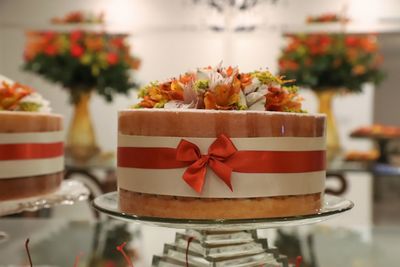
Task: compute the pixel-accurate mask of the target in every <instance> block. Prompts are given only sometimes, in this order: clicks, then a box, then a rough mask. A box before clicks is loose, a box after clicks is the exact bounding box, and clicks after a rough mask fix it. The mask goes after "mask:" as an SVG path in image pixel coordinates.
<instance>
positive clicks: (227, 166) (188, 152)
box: [118, 135, 325, 193]
mask: <svg viewBox="0 0 400 267" xmlns="http://www.w3.org/2000/svg"><path fill="white" fill-rule="evenodd" d="M207 166H208V167H210V168H211V169H212V170H213V171H214V172H215V174H217V176H218V177H219V178H220V179H221V180H222V181H223V182H224V183H225V184H226V185H227V186H228V187H229V188H230V189H231V190H233V189H232V184H231V174H232V172H241V173H301V172H314V171H321V170H325V150H317V151H255V150H239V151H238V150H237V149H236V147H235V145H234V144H233V143H232V141H231V140H230V138H229V137H227V136H225V135H220V136H219V137H218V138H217V139H216V140H215V141H214V142H213V143H212V144H211V145H210V147H209V149H208V153H207V155H202V154H201V152H200V149H199V148H198V146H197V145H195V144H193V143H191V142H189V141H187V140H184V139H182V140H181V142H180V143H179V145H178V146H177V148H165V147H158V148H153V147H118V167H127V168H142V169H175V168H184V167H187V169H186V171H185V172H184V174H183V179H184V180H185V182H186V183H187V184H189V186H191V187H192V188H193V189H194V190H195V191H197V192H198V193H201V191H202V189H203V185H204V182H205V176H206V172H207Z"/></svg>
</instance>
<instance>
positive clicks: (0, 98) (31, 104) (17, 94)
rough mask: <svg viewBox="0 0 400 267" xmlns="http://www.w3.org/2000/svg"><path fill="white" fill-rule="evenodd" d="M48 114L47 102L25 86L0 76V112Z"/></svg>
mask: <svg viewBox="0 0 400 267" xmlns="http://www.w3.org/2000/svg"><path fill="white" fill-rule="evenodd" d="M4 110H6V111H28V112H42V113H50V111H51V109H50V106H49V101H47V100H45V99H44V98H43V97H42V96H41V95H40V94H39V93H37V92H35V90H34V89H32V88H30V87H29V86H27V85H23V84H20V83H17V82H14V81H12V80H10V79H9V78H7V77H4V76H1V75H0V111H4Z"/></svg>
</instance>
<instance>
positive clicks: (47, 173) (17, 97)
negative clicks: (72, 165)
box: [0, 76, 64, 201]
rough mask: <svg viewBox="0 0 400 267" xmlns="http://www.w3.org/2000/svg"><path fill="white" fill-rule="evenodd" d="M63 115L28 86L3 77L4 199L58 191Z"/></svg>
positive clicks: (0, 181)
mask: <svg viewBox="0 0 400 267" xmlns="http://www.w3.org/2000/svg"><path fill="white" fill-rule="evenodd" d="M63 138H64V136H63V132H62V117H61V116H59V115H53V114H50V108H49V103H48V101H46V100H44V99H43V98H42V96H41V95H40V94H38V93H37V92H35V91H34V90H33V89H31V88H30V87H28V86H25V85H22V84H19V83H16V82H13V81H11V80H9V79H7V78H6V77H3V76H0V170H1V171H0V201H4V200H13V199H20V198H28V197H35V196H39V195H43V194H48V193H52V192H54V191H55V190H57V189H58V188H59V186H60V184H61V181H62V178H63V169H64V161H63V155H64V152H63Z"/></svg>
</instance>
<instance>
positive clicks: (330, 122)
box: [316, 89, 341, 162]
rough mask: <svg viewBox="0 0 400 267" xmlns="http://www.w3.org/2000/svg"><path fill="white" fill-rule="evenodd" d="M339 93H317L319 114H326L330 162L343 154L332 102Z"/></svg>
mask: <svg viewBox="0 0 400 267" xmlns="http://www.w3.org/2000/svg"><path fill="white" fill-rule="evenodd" d="M337 92H338V90H336V89H324V90H321V91H317V92H316V94H317V97H318V100H319V108H318V112H319V113H325V114H326V157H327V160H328V162H329V161H332V160H334V159H335V158H336V157H337V156H339V154H340V153H341V146H340V140H339V134H338V130H337V126H336V119H335V114H334V112H333V110H332V102H333V99H334V97H335V95H336V94H337Z"/></svg>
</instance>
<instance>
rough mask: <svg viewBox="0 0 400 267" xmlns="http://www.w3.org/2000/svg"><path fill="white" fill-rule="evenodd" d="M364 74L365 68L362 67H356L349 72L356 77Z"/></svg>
mask: <svg viewBox="0 0 400 267" xmlns="http://www.w3.org/2000/svg"><path fill="white" fill-rule="evenodd" d="M365 72H366V68H365V66H363V65H356V66H354V67H353V69H352V70H351V73H353V74H354V75H356V76H360V75H363V74H364V73H365Z"/></svg>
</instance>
